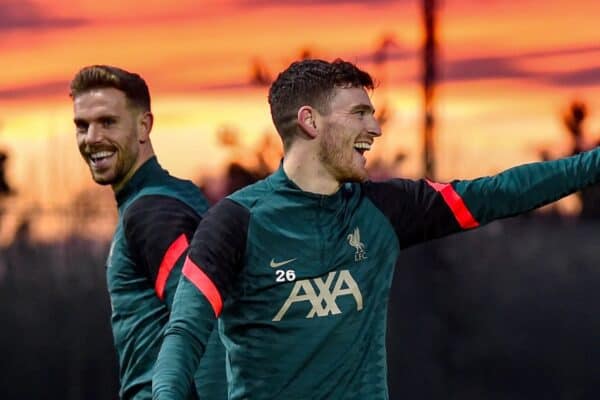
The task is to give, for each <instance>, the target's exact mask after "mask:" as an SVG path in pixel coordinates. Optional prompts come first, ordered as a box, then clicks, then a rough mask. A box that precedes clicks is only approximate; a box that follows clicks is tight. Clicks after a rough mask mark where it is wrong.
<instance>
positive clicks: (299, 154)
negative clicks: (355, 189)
mask: <svg viewBox="0 0 600 400" xmlns="http://www.w3.org/2000/svg"><path fill="white" fill-rule="evenodd" d="M283 170H284V171H285V174H286V175H287V176H288V178H289V179H290V180H291V181H292V182H294V183H295V184H296V185H297V186H298V187H299V188H300V189H302V190H303V191H305V192H311V193H317V194H323V195H330V194H333V193H335V192H337V191H338V189H339V188H340V185H341V183H340V182H339V181H338V180H337V179H336V178H334V177H333V176H332V175H331V173H330V172H329V171H327V169H326V168H325V167H324V166H323V164H322V163H321V162H320V161H319V157H318V156H317V152H315V151H314V150H311V149H308V150H307V151H302V150H301V149H299V148H296V149H293V150H292V149H290V150H289V151H288V152H287V154H286V155H285V157H284V159H283Z"/></svg>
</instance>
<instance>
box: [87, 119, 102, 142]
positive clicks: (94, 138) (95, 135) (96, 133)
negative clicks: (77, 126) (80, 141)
mask: <svg viewBox="0 0 600 400" xmlns="http://www.w3.org/2000/svg"><path fill="white" fill-rule="evenodd" d="M101 139H102V134H101V129H100V127H99V126H98V124H95V123H91V124H89V125H88V128H87V132H86V134H85V139H84V140H85V143H86V144H87V145H91V144H96V143H98V142H100V140H101Z"/></svg>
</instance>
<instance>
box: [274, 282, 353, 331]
mask: <svg viewBox="0 0 600 400" xmlns="http://www.w3.org/2000/svg"><path fill="white" fill-rule="evenodd" d="M341 296H352V297H354V302H355V303H356V311H360V310H362V309H363V298H362V294H361V293H360V288H359V287H358V285H357V284H356V281H355V280H354V278H352V275H351V274H350V271H348V270H341V271H339V272H338V271H332V272H330V273H329V274H328V275H327V277H326V278H325V280H323V279H322V278H314V279H302V280H298V281H296V282H295V284H294V287H293V288H292V291H291V292H290V295H289V296H288V298H287V299H286V301H285V302H284V303H283V306H281V309H280V310H279V312H277V314H276V315H275V317H273V321H281V319H282V318H283V317H284V316H285V314H286V313H287V312H288V310H289V309H290V307H292V305H294V304H296V303H304V302H308V303H309V304H310V305H311V309H310V310H309V311H308V314H306V317H305V318H314V317H315V316H317V317H326V316H328V315H337V314H341V313H342V311H341V310H340V308H339V306H338V305H337V303H336V299H337V298H338V297H341Z"/></svg>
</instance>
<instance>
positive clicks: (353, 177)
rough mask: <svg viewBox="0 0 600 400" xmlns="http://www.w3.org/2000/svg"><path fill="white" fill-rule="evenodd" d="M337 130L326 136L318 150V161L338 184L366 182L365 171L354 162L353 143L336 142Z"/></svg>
mask: <svg viewBox="0 0 600 400" xmlns="http://www.w3.org/2000/svg"><path fill="white" fill-rule="evenodd" d="M339 134H341V133H338V131H337V130H335V131H333V132H331V133H329V134H328V135H326V136H325V137H324V138H323V140H322V141H321V146H320V148H319V155H318V156H319V161H320V162H321V164H322V165H323V166H324V167H325V169H326V170H327V171H328V172H329V173H330V174H331V175H332V176H333V177H334V178H335V179H336V180H337V181H338V182H340V183H343V182H364V181H365V180H367V178H368V175H367V171H366V169H365V168H364V166H363V165H359V164H357V162H356V157H357V156H356V155H355V154H354V151H355V150H354V148H353V143H344V142H343V141H341V140H337V139H336V136H335V135H339Z"/></svg>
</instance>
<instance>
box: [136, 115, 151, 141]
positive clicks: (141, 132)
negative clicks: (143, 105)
mask: <svg viewBox="0 0 600 400" xmlns="http://www.w3.org/2000/svg"><path fill="white" fill-rule="evenodd" d="M138 118H139V119H138V128H139V129H138V141H139V142H140V143H146V142H147V141H148V140H150V131H151V130H152V125H153V124H154V116H153V115H152V113H151V112H150V111H144V112H142V113H140V115H139V117H138Z"/></svg>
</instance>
